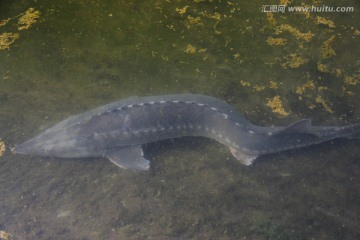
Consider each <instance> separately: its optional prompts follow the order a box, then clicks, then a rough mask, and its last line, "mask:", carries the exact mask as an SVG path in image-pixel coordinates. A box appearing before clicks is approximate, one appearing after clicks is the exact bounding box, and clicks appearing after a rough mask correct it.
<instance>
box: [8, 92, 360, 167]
mask: <svg viewBox="0 0 360 240" xmlns="http://www.w3.org/2000/svg"><path fill="white" fill-rule="evenodd" d="M184 136H202V137H207V138H211V139H215V140H216V141H218V142H220V143H222V144H224V145H226V146H228V147H229V148H230V151H231V153H232V155H233V156H234V157H235V158H236V159H238V160H239V161H240V162H241V163H243V164H245V165H251V164H252V162H253V161H254V160H255V159H256V158H257V157H258V156H260V155H264V154H269V153H275V152H280V151H285V150H289V149H294V148H301V147H305V146H309V145H313V144H319V143H322V142H326V141H330V140H333V139H336V138H360V123H357V124H352V125H347V126H312V124H311V120H310V119H302V120H300V121H298V122H295V123H293V124H291V125H289V126H287V127H262V126H256V125H254V124H251V123H249V122H248V121H246V120H245V119H244V118H243V117H242V116H241V115H240V114H239V113H238V112H237V111H236V110H235V109H234V108H233V107H231V106H230V105H229V104H227V103H226V102H224V101H222V100H219V99H216V98H214V97H209V96H204V95H197V94H178V95H163V96H151V97H132V98H128V99H125V100H121V101H118V102H114V103H110V104H107V105H104V106H101V107H98V108H95V109H93V110H91V111H88V112H85V113H82V114H78V115H74V116H72V117H69V118H67V119H65V120H63V121H61V122H59V123H58V124H56V125H54V126H53V127H51V128H49V129H47V130H45V131H44V132H42V133H40V134H39V135H37V136H36V137H34V138H32V139H30V140H28V141H26V142H24V143H22V144H20V145H16V146H15V147H14V148H13V149H12V152H13V153H16V154H28V155H35V156H54V157H60V158H85V157H105V158H108V159H109V160H110V161H111V162H113V163H114V164H116V165H117V166H119V167H121V168H125V169H133V170H147V169H149V167H150V164H149V161H148V160H147V159H145V158H144V154H143V151H142V148H141V145H143V144H146V143H150V142H154V141H159V140H163V139H170V138H179V137H184Z"/></svg>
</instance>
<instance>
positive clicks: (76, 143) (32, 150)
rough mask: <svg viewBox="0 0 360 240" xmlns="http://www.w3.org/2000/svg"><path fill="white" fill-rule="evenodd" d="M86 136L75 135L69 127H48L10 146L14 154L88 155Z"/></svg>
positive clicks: (88, 147)
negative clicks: (36, 134)
mask: <svg viewBox="0 0 360 240" xmlns="http://www.w3.org/2000/svg"><path fill="white" fill-rule="evenodd" d="M89 149H91V146H89V145H88V144H87V142H86V138H83V137H81V136H77V135H76V133H75V132H74V131H71V129H66V128H65V129H49V130H47V131H45V132H43V133H41V134H39V135H38V136H36V137H34V138H31V139H29V140H27V141H25V142H24V143H21V144H19V145H15V147H14V148H12V152H13V153H14V154H24V155H33V156H54V157H83V156H88V153H89Z"/></svg>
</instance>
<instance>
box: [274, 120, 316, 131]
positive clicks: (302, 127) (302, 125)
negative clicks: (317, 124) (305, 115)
mask: <svg viewBox="0 0 360 240" xmlns="http://www.w3.org/2000/svg"><path fill="white" fill-rule="evenodd" d="M283 133H287V134H289V133H290V134H295V133H308V134H313V131H312V124H311V120H310V119H302V120H300V121H297V122H295V123H293V124H290V125H289V126H288V127H286V128H285V129H283V130H281V131H279V132H278V134H283Z"/></svg>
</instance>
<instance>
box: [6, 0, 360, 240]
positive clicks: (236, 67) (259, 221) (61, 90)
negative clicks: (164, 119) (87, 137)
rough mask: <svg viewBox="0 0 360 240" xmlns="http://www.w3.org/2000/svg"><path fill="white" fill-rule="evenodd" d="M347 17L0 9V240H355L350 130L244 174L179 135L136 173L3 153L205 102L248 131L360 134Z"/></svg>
mask: <svg viewBox="0 0 360 240" xmlns="http://www.w3.org/2000/svg"><path fill="white" fill-rule="evenodd" d="M359 10H360V2H359V1H357V0H347V1H344V0H340V1H339V0H338V1H335V0H309V1H296V0H270V1H259V0H254V1H242V0H191V1H190V0H143V1H138V0H117V1H108V0H107V1H106V0H91V1H90V0H88V1H85V0H63V1H60V0H46V1H45V0H33V1H25V0H13V1H0V240H22V239H36V240H37V239H67V240H72V239H74V240H75V239H79V240H80V239H81V240H92V239H96V240H97V239H130V240H132V239H135V240H137V239H139V240H140V239H169V240H172V239H256V240H257V239H259V240H261V239H269V240H273V239H274V240H275V239H277V240H290V239H291V240H295V239H296V240H300V239H326V240H328V239H342V240H343V239H346V240H347V239H348V240H350V239H360V228H359V226H360V157H359V156H360V133H359V132H357V133H356V134H357V135H355V136H356V137H353V138H351V139H335V140H331V141H327V142H324V143H321V144H317V145H312V146H308V147H304V148H298V149H293V150H288V151H281V152H277V153H272V154H265V155H261V156H259V157H258V158H257V159H256V160H255V161H254V163H253V164H251V165H250V166H246V165H244V164H242V163H241V162H239V161H238V160H237V159H236V158H235V157H234V156H233V155H232V154H231V152H230V151H229V148H228V147H226V146H224V145H222V144H220V143H218V142H217V141H214V140H212V139H209V138H204V137H191V136H186V137H181V138H171V139H167V140H161V141H154V142H150V143H148V144H144V145H143V146H142V149H143V150H144V155H145V157H146V159H149V160H150V168H149V169H148V170H147V171H132V170H126V169H122V168H119V167H118V166H116V165H114V164H113V163H112V162H110V161H109V160H108V159H106V158H103V157H84V158H60V157H53V156H31V155H19V154H14V151H13V152H12V151H11V149H13V148H14V147H15V145H17V144H20V143H23V142H25V141H26V140H29V139H31V138H33V137H34V136H36V135H38V134H40V133H41V132H43V131H44V130H46V129H48V128H49V127H52V126H53V125H54V124H56V123H58V122H60V121H62V120H64V119H66V118H68V117H70V116H73V115H75V114H79V113H83V112H86V111H89V110H92V109H94V108H96V107H99V106H101V105H105V104H108V103H111V102H115V101H119V100H121V99H126V98H129V97H136V96H137V97H144V96H158V95H169V94H202V95H207V96H212V97H215V98H217V99H220V100H223V101H225V102H227V103H228V104H229V105H231V106H232V107H233V108H234V109H236V111H238V112H239V113H240V114H241V115H242V116H243V117H244V118H245V119H246V121H248V122H250V123H252V124H255V125H258V126H267V127H270V126H289V125H291V124H292V123H294V122H297V121H299V120H301V119H311V121H312V123H313V125H316V126H346V125H351V124H357V123H360V58H359V56H360V14H359V13H360V11H359ZM145 121H146V119H145ZM357 130H358V131H359V129H357Z"/></svg>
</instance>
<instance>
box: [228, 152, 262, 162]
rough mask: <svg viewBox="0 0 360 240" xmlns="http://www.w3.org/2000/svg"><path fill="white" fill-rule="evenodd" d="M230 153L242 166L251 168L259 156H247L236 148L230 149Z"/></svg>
mask: <svg viewBox="0 0 360 240" xmlns="http://www.w3.org/2000/svg"><path fill="white" fill-rule="evenodd" d="M230 151H231V153H232V155H233V156H234V157H235V158H236V159H237V160H239V161H240V162H241V163H242V164H244V165H246V166H250V165H251V164H252V163H253V161H254V160H255V159H256V158H257V157H258V156H259V155H253V154H246V153H244V152H241V151H240V150H238V149H235V148H230Z"/></svg>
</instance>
